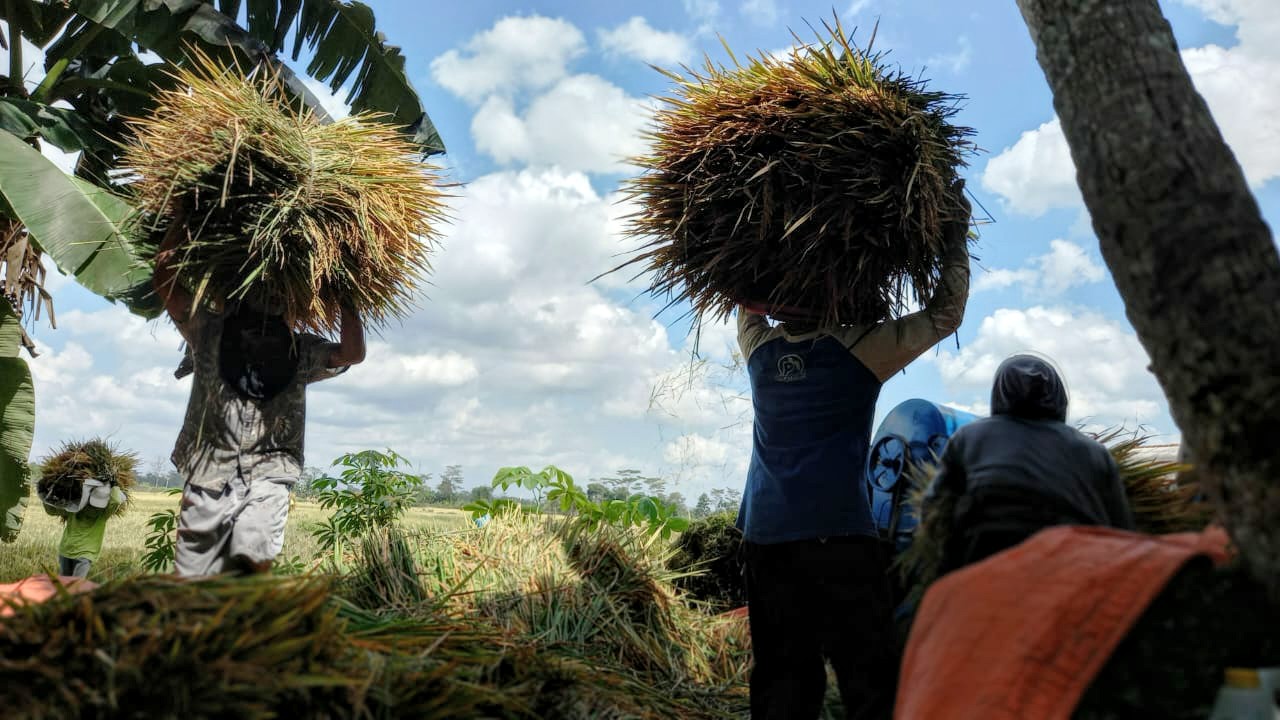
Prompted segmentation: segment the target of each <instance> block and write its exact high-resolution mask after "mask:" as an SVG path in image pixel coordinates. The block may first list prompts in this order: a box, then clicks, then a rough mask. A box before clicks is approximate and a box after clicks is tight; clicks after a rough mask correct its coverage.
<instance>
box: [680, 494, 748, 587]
mask: <svg viewBox="0 0 1280 720" xmlns="http://www.w3.org/2000/svg"><path fill="white" fill-rule="evenodd" d="M734 522H735V517H734V516H733V515H731V514H729V513H717V514H715V515H711V516H710V517H706V518H703V519H701V520H696V521H694V522H693V523H691V524H690V525H689V529H687V530H685V531H684V532H682V533H680V537H679V538H677V539H676V542H675V553H674V554H673V555H672V556H671V559H670V560H669V561H668V562H667V567H668V568H670V569H671V570H673V571H676V572H680V573H682V575H680V576H678V577H676V578H675V579H674V582H675V584H676V586H677V587H679V588H681V589H682V590H684V591H685V592H688V593H689V594H690V595H691V596H692V597H694V598H696V599H697V600H700V601H702V602H705V603H708V604H710V605H711V606H712V607H713V608H715V609H716V610H722V611H723V610H733V609H735V608H740V607H742V606H744V605H746V604H747V588H746V585H745V583H744V582H743V579H742V531H740V530H738V528H737V527H736V526H735V524H734ZM683 573H687V574H683Z"/></svg>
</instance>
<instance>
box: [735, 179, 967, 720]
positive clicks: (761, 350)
mask: <svg viewBox="0 0 1280 720" xmlns="http://www.w3.org/2000/svg"><path fill="white" fill-rule="evenodd" d="M956 192H957V194H958V193H959V187H957V189H956ZM959 200H960V201H961V202H962V201H963V196H959ZM967 221H968V215H967V214H966V215H964V217H961V218H957V219H956V220H954V221H953V222H952V223H950V225H949V226H948V235H947V238H946V249H945V253H946V254H945V256H944V257H943V258H942V259H943V265H944V268H943V273H942V278H941V282H940V284H939V287H938V288H937V290H936V292H935V294H934V295H933V297H931V298H930V299H929V301H928V302H927V303H926V304H925V307H924V308H923V309H921V310H920V311H919V312H916V313H912V314H910V315H907V316H905V317H902V318H899V319H897V320H886V321H884V322H881V323H879V324H877V325H874V326H871V327H818V326H817V325H816V323H814V322H813V321H812V318H811V317H806V315H810V316H811V313H809V314H806V313H803V312H800V313H798V314H797V316H796V317H795V320H794V321H790V322H784V323H782V324H780V325H778V326H776V327H775V326H771V325H770V324H769V322H768V321H767V320H766V319H765V317H764V316H763V315H762V314H760V312H758V311H762V312H773V311H776V310H778V309H777V308H767V307H766V308H763V310H762V309H761V307H759V306H757V308H755V310H756V311H753V309H751V308H749V307H747V306H745V305H744V306H743V307H742V308H740V309H739V311H738V342H739V345H740V347H741V349H742V356H743V358H745V359H746V362H747V370H748V374H749V376H750V380H751V396H752V404H753V406H754V408H755V421H754V434H753V440H752V453H751V464H750V466H749V468H748V472H747V483H746V488H745V490H744V492H743V498H742V505H741V507H740V509H739V513H738V523H737V524H738V527H739V529H741V530H742V532H743V539H744V543H743V550H744V552H743V556H744V559H745V561H746V587H747V603H748V606H749V608H750V610H749V612H748V618H749V620H750V626H751V647H752V655H753V665H752V670H751V680H750V685H751V687H750V689H751V715H752V717H760V718H765V717H769V718H773V717H794V718H814V717H818V716H819V715H820V713H821V708H822V702H823V695H824V689H825V686H826V669H825V664H824V661H830V663H831V665H832V667H833V668H834V669H835V673H836V680H837V682H838V684H839V687H840V695H841V698H842V701H843V703H844V706H845V712H846V716H847V717H848V718H851V719H855V720H862V719H863V718H868V719H870V718H882V717H888V716H889V714H890V713H891V711H892V705H893V695H894V684H895V680H894V679H895V677H896V670H897V659H896V656H895V652H894V647H893V635H892V610H893V608H892V594H891V591H890V588H889V585H888V577H887V572H886V571H887V563H886V558H885V557H884V553H883V550H882V548H881V547H880V540H879V533H878V532H877V530H876V527H875V523H874V522H873V520H872V517H871V503H870V500H869V498H868V495H867V488H866V484H865V483H864V482H863V481H862V478H863V469H864V468H865V466H866V457H867V452H868V449H869V445H870V442H871V429H872V428H871V426H872V421H873V419H874V414H875V405H876V400H877V399H878V398H879V395H880V388H881V386H882V384H883V383H884V382H885V381H886V380H888V379H889V378H890V377H892V376H893V375H894V374H895V373H897V372H899V371H901V370H902V369H903V368H905V367H906V366H907V365H908V364H909V363H910V362H911V361H912V360H914V359H915V358H916V357H918V356H919V355H920V354H921V353H923V352H925V351H926V350H928V349H929V348H931V347H933V346H934V345H935V344H936V343H937V342H938V341H939V340H941V339H942V338H944V337H946V336H947V335H949V334H951V333H952V332H954V331H955V329H956V328H957V327H958V326H959V324H960V321H961V319H962V317H963V315H964V305H965V301H966V299H967V297H968V282H969V263H968V261H969V255H968V245H967V242H966V235H965V233H966V230H967ZM776 314H777V313H775V315H776ZM804 323H807V325H806V324H804Z"/></svg>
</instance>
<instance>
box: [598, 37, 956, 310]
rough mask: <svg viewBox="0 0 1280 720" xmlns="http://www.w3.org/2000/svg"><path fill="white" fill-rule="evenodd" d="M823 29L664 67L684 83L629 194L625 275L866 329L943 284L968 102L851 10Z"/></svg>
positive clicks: (713, 302)
mask: <svg viewBox="0 0 1280 720" xmlns="http://www.w3.org/2000/svg"><path fill="white" fill-rule="evenodd" d="M824 28H825V30H826V32H825V34H819V37H818V41H817V43H815V44H812V45H803V44H802V45H800V46H799V47H797V48H795V49H794V50H792V51H791V53H790V54H789V55H787V56H785V57H780V56H777V55H768V54H761V55H760V56H759V57H748V58H747V60H746V62H745V63H739V62H738V61H737V59H736V58H733V62H734V64H733V66H732V67H724V66H721V65H717V64H715V63H713V62H712V61H711V60H710V58H708V59H707V61H706V64H705V67H704V68H703V69H702V70H693V69H688V68H686V73H687V75H681V74H678V73H674V72H667V71H663V72H664V74H666V75H667V76H668V77H670V78H671V79H672V80H673V81H674V82H675V84H676V86H675V89H674V91H673V92H672V94H671V95H669V96H667V97H663V98H661V101H662V103H663V107H661V108H660V109H659V111H658V112H657V114H656V118H655V122H654V126H653V127H652V128H651V130H650V131H649V133H648V138H649V140H650V141H651V145H652V147H651V150H650V153H649V154H647V155H645V156H642V157H638V158H635V159H633V162H634V163H635V164H637V165H638V166H639V167H641V168H643V170H644V171H645V172H644V173H643V174H642V175H640V176H639V177H637V178H635V179H633V180H631V181H630V182H629V187H628V190H629V195H630V197H631V199H632V200H634V201H635V202H636V203H637V204H638V206H639V209H638V210H637V212H636V213H635V214H634V215H633V216H631V218H630V220H629V223H630V225H629V234H630V235H631V236H632V237H633V238H635V239H638V240H640V241H641V242H643V243H644V245H643V247H642V248H641V249H640V251H639V252H638V253H637V255H636V256H635V257H633V258H632V259H631V260H629V261H628V262H627V263H626V264H624V265H623V266H622V268H626V267H628V266H633V267H634V268H635V269H637V270H638V271H639V272H641V273H643V272H651V273H652V277H653V280H652V288H651V289H652V290H653V291H655V292H659V293H665V294H668V295H669V296H671V297H672V301H671V302H672V304H675V303H678V302H681V301H688V302H690V303H691V304H692V306H693V311H694V313H695V314H697V315H699V316H700V317H701V316H711V317H713V318H722V317H726V316H727V315H728V314H729V313H730V312H731V311H732V309H733V307H734V305H735V303H738V302H743V301H751V302H765V303H767V304H768V305H770V306H773V307H779V306H788V307H795V308H802V309H804V310H806V311H809V312H813V313H817V314H818V315H819V316H820V317H821V319H822V321H824V322H827V323H840V324H860V323H873V322H877V321H880V320H883V319H885V318H887V317H892V316H897V315H900V314H901V313H903V312H904V311H905V310H906V308H907V307H908V306H909V305H910V304H911V302H912V301H916V302H922V301H924V300H926V299H927V298H929V297H930V296H931V295H932V293H933V291H934V289H935V287H936V286H937V284H938V282H939V279H940V275H941V269H942V268H941V265H942V254H943V250H944V232H945V229H946V228H947V226H948V224H949V223H952V222H960V223H967V222H968V220H969V218H968V215H967V210H966V208H965V207H964V205H963V202H962V201H963V198H962V197H960V196H959V195H958V194H957V193H956V192H954V190H953V184H954V183H955V181H956V179H957V171H958V169H959V168H960V167H962V166H964V165H965V158H966V157H967V156H968V155H970V154H972V153H973V152H974V151H975V146H974V145H973V144H972V143H971V142H970V141H969V139H968V138H969V137H970V136H971V135H972V134H973V131H972V130H970V129H969V128H964V127H958V126H955V125H952V124H951V122H950V119H951V118H952V116H953V115H954V113H955V112H956V106H955V104H956V101H957V100H958V99H959V96H955V95H949V94H946V93H943V92H938V91H934V90H930V89H928V88H926V86H925V81H924V80H920V79H915V78H912V77H910V76H908V75H907V74H905V73H903V72H902V71H901V70H898V69H893V68H890V67H889V66H888V65H887V64H886V63H885V62H884V55H883V53H880V52H873V50H872V45H868V47H867V48H865V49H863V48H859V47H856V46H854V45H853V44H852V41H851V38H850V36H848V35H846V34H845V32H844V30H843V28H842V27H841V25H840V22H839V20H838V19H836V21H835V25H834V27H832V26H831V25H829V24H826V23H824ZM797 41H799V38H798V37H797ZM872 44H874V37H873V40H872ZM622 268H618V269H622Z"/></svg>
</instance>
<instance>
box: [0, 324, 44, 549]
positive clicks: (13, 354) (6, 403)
mask: <svg viewBox="0 0 1280 720" xmlns="http://www.w3.org/2000/svg"><path fill="white" fill-rule="evenodd" d="M21 339H22V325H21V324H20V323H19V322H18V315H17V313H16V312H14V310H13V307H12V306H11V305H10V304H9V302H8V301H7V300H0V541H4V542H12V541H13V540H14V538H16V537H17V535H18V531H19V530H20V529H21V528H22V516H23V513H24V511H25V510H26V507H27V496H28V495H29V494H30V492H31V486H30V484H29V482H28V479H27V477H28V474H27V458H28V456H29V455H30V453H31V439H32V437H33V435H34V433H35V424H36V397H35V388H34V386H33V385H32V383H31V369H30V368H28V367H27V361H26V360H25V359H23V358H22V357H20V356H19V355H18V352H19V346H20V345H21Z"/></svg>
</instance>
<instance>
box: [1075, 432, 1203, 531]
mask: <svg viewBox="0 0 1280 720" xmlns="http://www.w3.org/2000/svg"><path fill="white" fill-rule="evenodd" d="M1094 439H1096V440H1097V441H1098V442H1100V443H1102V444H1103V445H1106V446H1107V449H1108V450H1110V451H1111V457H1112V459H1114V460H1115V461H1116V465H1117V467H1118V468H1119V469H1120V480H1121V481H1122V482H1123V483H1124V488H1125V493H1126V494H1127V495H1128V497H1129V507H1130V508H1131V509H1132V510H1133V519H1134V522H1135V523H1136V524H1137V526H1138V530H1140V531H1142V532H1145V533H1151V534H1153V535H1163V534H1166V533H1176V532H1198V531H1200V530H1203V529H1205V528H1206V527H1207V526H1208V525H1209V522H1210V520H1211V519H1212V517H1213V508H1212V507H1211V506H1210V505H1209V504H1208V503H1206V502H1204V501H1202V500H1199V499H1198V497H1199V495H1200V486H1199V485H1198V484H1197V483H1190V482H1185V481H1180V480H1179V477H1180V476H1181V475H1182V474H1183V473H1184V472H1185V471H1186V470H1188V469H1189V466H1187V465H1184V464H1182V463H1179V462H1177V461H1176V460H1165V459H1163V458H1161V457H1160V455H1159V454H1158V453H1157V452H1156V448H1154V447H1153V443H1152V437H1151V436H1150V435H1142V434H1140V433H1137V432H1129V431H1126V430H1125V429H1124V428H1114V429H1111V430H1106V431H1103V432H1101V433H1097V434H1095V435H1094Z"/></svg>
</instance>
